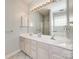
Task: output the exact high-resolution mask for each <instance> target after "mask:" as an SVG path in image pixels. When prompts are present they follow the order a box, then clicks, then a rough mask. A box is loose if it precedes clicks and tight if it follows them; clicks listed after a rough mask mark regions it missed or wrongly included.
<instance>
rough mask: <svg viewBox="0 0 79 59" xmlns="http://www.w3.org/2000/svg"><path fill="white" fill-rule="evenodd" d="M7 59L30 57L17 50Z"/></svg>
mask: <svg viewBox="0 0 79 59" xmlns="http://www.w3.org/2000/svg"><path fill="white" fill-rule="evenodd" d="M8 59H30V58H29V57H28V56H27V55H25V54H24V53H23V52H19V53H17V54H16V55H14V56H12V57H10V58H8Z"/></svg>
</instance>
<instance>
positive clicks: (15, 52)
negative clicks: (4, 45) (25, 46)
mask: <svg viewBox="0 0 79 59" xmlns="http://www.w3.org/2000/svg"><path fill="white" fill-rule="evenodd" d="M20 51H21V50H20V49H19V50H16V51H14V52H12V53H10V54H8V55H6V56H5V57H6V59H8V58H9V57H11V56H13V55H15V54H17V53H18V52H20Z"/></svg>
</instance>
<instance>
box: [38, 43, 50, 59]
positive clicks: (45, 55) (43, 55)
mask: <svg viewBox="0 0 79 59" xmlns="http://www.w3.org/2000/svg"><path fill="white" fill-rule="evenodd" d="M37 53H38V54H37V55H38V58H37V59H50V57H49V48H48V45H47V44H44V43H41V42H38V43H37Z"/></svg>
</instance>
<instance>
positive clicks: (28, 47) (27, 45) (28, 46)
mask: <svg viewBox="0 0 79 59" xmlns="http://www.w3.org/2000/svg"><path fill="white" fill-rule="evenodd" d="M25 53H27V55H29V56H31V40H30V39H25Z"/></svg>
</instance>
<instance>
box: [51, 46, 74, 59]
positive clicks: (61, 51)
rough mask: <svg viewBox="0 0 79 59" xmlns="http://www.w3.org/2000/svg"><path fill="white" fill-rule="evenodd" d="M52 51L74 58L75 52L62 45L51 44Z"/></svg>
mask: <svg viewBox="0 0 79 59" xmlns="http://www.w3.org/2000/svg"><path fill="white" fill-rule="evenodd" d="M50 53H53V54H57V55H60V56H62V57H68V58H72V54H73V53H72V51H70V50H67V49H64V48H61V47H57V46H51V47H50Z"/></svg>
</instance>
